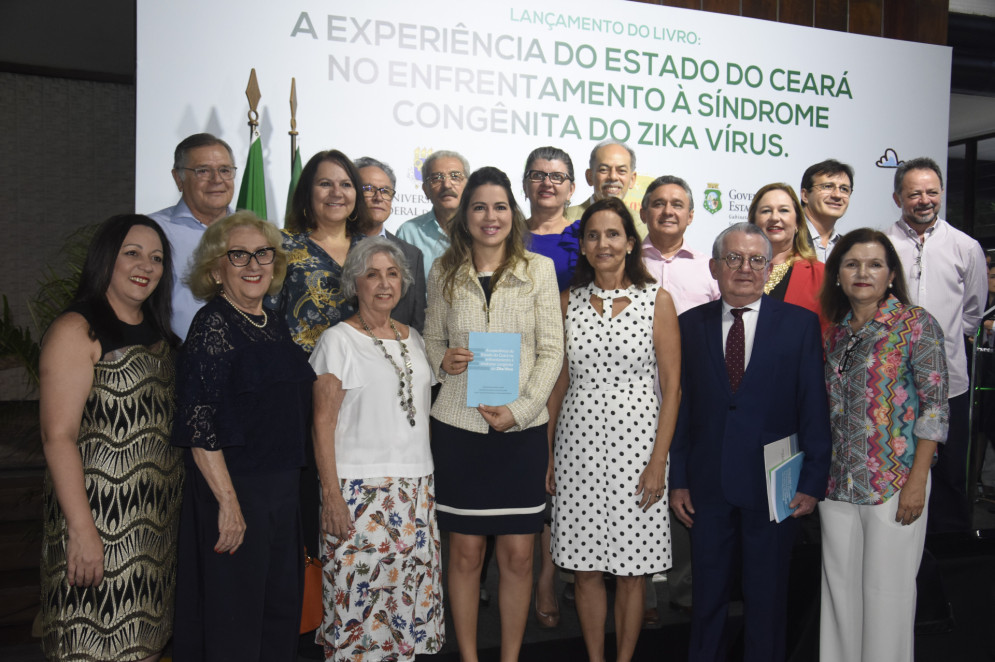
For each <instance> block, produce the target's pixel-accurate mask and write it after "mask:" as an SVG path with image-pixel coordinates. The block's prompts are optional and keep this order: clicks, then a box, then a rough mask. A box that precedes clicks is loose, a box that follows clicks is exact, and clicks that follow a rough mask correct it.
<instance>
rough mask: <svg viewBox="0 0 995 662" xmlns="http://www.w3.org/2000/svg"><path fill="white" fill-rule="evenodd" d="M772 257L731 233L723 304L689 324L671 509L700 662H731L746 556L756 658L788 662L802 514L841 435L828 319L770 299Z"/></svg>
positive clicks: (691, 314)
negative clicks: (780, 517) (774, 490)
mask: <svg viewBox="0 0 995 662" xmlns="http://www.w3.org/2000/svg"><path fill="white" fill-rule="evenodd" d="M771 253H772V249H771V245H770V242H769V241H768V240H767V238H766V237H765V236H764V234H763V232H762V231H761V230H760V229H759V228H757V227H756V226H752V225H750V224H749V223H737V224H735V225H732V226H730V227H729V228H727V229H726V230H724V231H723V232H722V233H720V234H719V236H718V237H717V238H716V240H715V243H714V245H713V246H712V259H711V260H710V262H709V267H710V270H711V273H712V276H713V277H714V278H715V279H716V280H717V281H718V285H719V291H720V292H721V294H722V299H721V300H720V301H713V302H710V303H706V304H704V305H701V306H698V307H696V308H692V309H691V310H688V311H687V312H685V313H684V314H682V315H681V316H680V318H679V321H680V328H681V340H682V343H683V351H682V354H683V364H682V379H681V386H682V390H683V397H682V400H681V409H680V415H679V418H678V422H677V430H676V432H675V435H674V442H673V445H672V447H671V454H670V462H671V466H670V486H671V492H670V503H671V507H672V508H673V510H674V513H675V514H676V515H677V517H678V518H679V519H680V520H681V521H682V522H684V523H685V524H686V525H687V526H689V527H691V544H692V554H691V558H692V566H693V568H694V578H695V579H694V588H693V603H694V612H693V615H692V621H691V644H690V655H689V659H691V660H695V661H697V660H724V659H725V655H726V648H727V645H726V643H727V642H724V641H723V637H722V632H723V628H724V626H725V620H726V615H727V612H728V603H729V597H730V593H731V590H732V583H733V580H734V578H735V576H736V574H737V573H736V568H735V563H736V562H737V560H739V559H740V554H741V563H742V568H743V572H742V577H743V580H742V583H743V586H742V589H743V602H744V631H745V642H746V646H745V648H746V654H745V660H747V661H748V662H749V661H751V660H783V659H784V657H785V621H786V618H787V614H786V599H787V587H788V568H789V560H790V554H791V546H792V543H793V542H794V538H795V534H796V532H797V518H798V517H801V516H802V515H807V514H808V513H811V512H812V511H813V510H814V509H815V505H816V503H817V502H818V501H819V499H821V498H822V497H823V495H825V493H826V481H827V478H828V472H829V458H830V434H829V412H828V405H827V398H826V389H825V382H824V379H823V359H822V343H821V336H820V330H819V320H818V317H817V316H816V315H815V314H814V313H812V312H810V311H807V310H805V309H803V308H799V307H798V306H794V305H791V304H785V303H782V302H780V301H777V300H774V299H771V298H769V297H767V296H764V295H763V286H764V282H765V281H766V280H767V276H768V274H769V272H770V259H771ZM765 446H766V447H767V448H766V449H765ZM794 446H796V447H794ZM796 450H797V451H801V452H802V453H804V456H803V457H802V459H801V466H800V468H799V470H798V471H797V472H795V475H796V476H797V480H798V483H797V489H796V490H795V491H794V497H793V498H792V499H791V500H790V501H789V503H788V507H789V508H790V509H791V510H792V511H793V512H792V514H791V517H788V518H787V519H785V520H784V521H782V522H777V521H776V520H775V517H774V511H773V508H772V505H773V504H772V503H771V502H770V500H769V498H768V489H769V485H770V475H769V471H768V469H769V468H770V466H768V465H773V464H777V463H778V462H777V461H774V459H773V456H774V455H777V454H780V456H781V460H786V459H788V457H789V456H790V455H791V454H792V453H793V452H794V451H796ZM765 456H766V457H765Z"/></svg>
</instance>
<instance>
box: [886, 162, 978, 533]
mask: <svg viewBox="0 0 995 662" xmlns="http://www.w3.org/2000/svg"><path fill="white" fill-rule="evenodd" d="M942 196H943V175H942V173H941V172H940V166H938V165H937V164H936V162H935V161H933V160H932V159H930V158H926V157H922V158H916V159H911V160H909V161H905V162H903V163H902V164H901V165H899V166H898V169H897V170H896V172H895V193H894V196H893V197H894V200H895V204H896V205H898V208H899V209H901V210H902V217H901V219H899V220H898V221H897V222H896V223H895V224H894V225H893V226H891V228H889V229H888V231H887V235H888V237H889V238H890V239H891V243H892V244H894V246H895V249H896V250H897V251H898V255H899V256H900V257H901V258H902V264H903V265H904V268H905V279H906V281H907V283H908V287H909V296H910V297H911V298H912V303H914V304H917V305H919V306H922V307H923V308H925V309H926V310H927V311H929V313H930V314H931V315H932V316H933V317H935V318H936V320H937V321H938V322H939V323H940V326H941V327H942V328H943V335H944V341H945V345H946V353H947V369H948V371H949V373H950V429H949V433H948V434H947V443H945V444H941V445H940V447H939V448H938V449H937V453H938V455H939V459H938V461H937V463H936V465H935V466H934V467H933V471H932V477H933V482H932V492H931V494H930V497H929V515H928V520H927V531H929V532H930V533H940V532H966V531H968V530H969V529H970V527H971V501H970V500H969V499H968V495H967V451H968V446H969V443H968V442H969V439H968V412H969V410H970V406H971V395H970V393H969V392H968V386H969V378H968V372H967V356H966V354H965V352H964V336H965V335H973V334H974V332H975V331H977V329H978V325H979V324H980V323H981V316H982V313H983V312H984V304H985V300H986V297H987V294H988V284H987V280H988V279H987V273H986V270H985V254H984V251H982V249H981V245H980V244H978V242H977V241H975V240H974V239H972V238H971V237H969V236H968V235H966V234H964V233H963V232H961V231H960V230H958V229H956V228H954V227H953V226H951V225H950V224H949V223H947V222H946V221H945V220H943V219H942V218H940V217H939V212H940V199H941V198H942Z"/></svg>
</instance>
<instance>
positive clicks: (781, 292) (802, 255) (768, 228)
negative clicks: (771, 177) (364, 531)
mask: <svg viewBox="0 0 995 662" xmlns="http://www.w3.org/2000/svg"><path fill="white" fill-rule="evenodd" d="M749 220H750V223H752V224H753V225H756V226H758V227H759V228H760V229H761V230H763V231H764V234H765V235H767V238H768V239H770V243H771V244H772V245H773V246H774V259H773V260H771V264H772V265H773V269H771V272H770V277H769V278H768V279H767V283H766V284H765V285H764V294H766V295H768V296H771V297H773V298H775V299H779V300H781V301H784V302H786V303H793V304H795V305H796V306H801V307H802V308H807V309H808V310H811V311H812V312H813V313H815V314H817V315H818V316H819V323H820V324H821V325H822V330H823V332H825V330H826V328H827V326H828V324H827V322H826V320H825V318H824V317H823V316H822V308H821V307H820V306H819V290H821V289H822V277H823V271H824V268H825V267H824V265H823V264H822V263H821V262H819V260H818V259H817V258H816V255H815V251H814V250H813V249H812V240H811V238H810V237H809V233H808V226H807V225H806V223H805V217H804V216H803V215H802V206H801V203H800V202H798V196H797V195H795V190H794V189H793V188H791V186H790V185H788V184H784V183H775V184H767V185H766V186H764V187H762V188H761V189H760V190H759V191H757V194H756V195H755V196H753V202H752V203H751V204H750V216H749Z"/></svg>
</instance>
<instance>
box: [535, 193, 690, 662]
mask: <svg viewBox="0 0 995 662" xmlns="http://www.w3.org/2000/svg"><path fill="white" fill-rule="evenodd" d="M580 242H581V243H580V248H581V255H583V256H584V259H581V260H580V261H579V262H578V264H577V270H576V272H575V276H574V281H573V284H572V285H571V288H570V289H569V290H567V291H566V292H564V293H563V296H562V297H561V307H562V309H563V315H564V324H565V328H566V358H565V360H564V365H563V370H562V371H561V373H560V377H559V380H558V381H557V384H556V387H555V388H554V390H553V394H552V396H551V397H550V401H549V410H550V421H551V422H550V453H551V456H552V461H551V463H550V464H551V468H550V471H549V473H548V475H547V489H548V490H549V491H550V493H551V494H555V495H556V498H555V499H554V504H553V540H552V546H553V560H554V561H555V563H556V565H558V566H560V567H561V568H566V569H570V570H574V571H575V579H576V595H577V602H576V604H577V613H578V615H579V616H580V622H581V629H582V631H583V634H584V643H585V645H586V646H587V653H588V657H589V658H590V659H591V660H592V661H596V660H603V659H604V627H605V618H606V615H607V597H606V593H605V584H604V577H603V573H606V572H607V573H611V574H612V575H615V576H616V587H617V589H616V594H615V631H616V639H617V659H618V660H619V661H620V662H622V661H626V660H630V659H631V658H632V654H633V651H634V650H635V647H636V640H637V639H638V637H639V631H640V629H641V627H642V615H643V597H644V593H645V590H646V589H645V581H644V577H645V575H649V574H653V573H657V572H662V571H664V570H666V569H668V568H669V567H670V519H669V516H668V513H667V491H666V490H667V485H666V480H667V452H668V451H669V450H670V441H671V438H672V436H673V432H674V425H675V423H676V421H677V408H678V405H679V403H680V361H681V349H680V345H681V343H680V331H679V330H678V326H677V312H676V311H675V309H674V304H673V301H672V300H671V298H670V295H669V294H668V293H667V292H666V290H663V289H661V288H658V287H657V286H656V285H655V283H654V281H653V278H652V277H651V276H650V275H649V274H648V273H647V272H646V270H645V269H644V268H643V263H642V259H641V256H640V250H639V248H640V246H639V244H640V242H639V237H638V235H637V234H636V229H635V224H634V223H633V220H632V215H631V214H630V213H629V210H628V208H626V206H625V205H624V204H623V203H622V202H621V201H620V200H618V199H616V198H608V199H606V200H600V201H598V202H596V203H594V204H593V205H591V206H590V207H589V208H588V209H587V211H586V212H585V213H584V216H583V218H582V219H581V229H580ZM657 377H659V381H660V393H661V394H662V397H661V398H658V396H657V394H656V392H655V391H654V381H655V379H656V378H657ZM553 421H557V422H556V424H555V435H554V434H553V430H554V423H553Z"/></svg>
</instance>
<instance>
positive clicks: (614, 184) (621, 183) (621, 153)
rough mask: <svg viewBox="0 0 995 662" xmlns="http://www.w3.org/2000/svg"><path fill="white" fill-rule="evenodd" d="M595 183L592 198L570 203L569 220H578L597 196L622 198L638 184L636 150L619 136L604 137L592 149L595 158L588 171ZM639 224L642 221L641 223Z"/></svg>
mask: <svg viewBox="0 0 995 662" xmlns="http://www.w3.org/2000/svg"><path fill="white" fill-rule="evenodd" d="M584 176H585V177H586V178H587V183H588V185H590V186H593V187H594V193H593V194H592V195H591V197H590V198H588V199H587V200H585V201H584V202H582V203H581V204H579V205H574V206H572V207H567V211H566V212H565V215H566V217H567V220H569V221H576V220H577V219H579V218H580V217H581V216H583V215H584V212H585V211H587V208H588V207H590V206H591V204H592V203H594V202H595V201H596V200H603V199H605V198H618V199H620V200H621V199H622V198H624V197H625V194H626V193H628V192H629V189H631V188H632V187H633V186H635V185H636V153H635V152H634V151H632V148H631V147H629V146H628V145H626V144H625V143H623V142H620V141H618V140H604V141H602V142H600V143H598V144H597V145H595V146H594V149H593V150H591V159H590V161H589V163H588V168H587V171H586V172H585V173H584ZM637 225H638V224H637Z"/></svg>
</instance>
